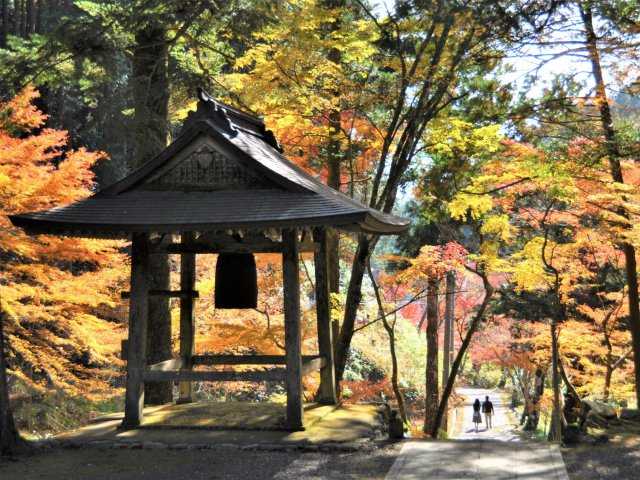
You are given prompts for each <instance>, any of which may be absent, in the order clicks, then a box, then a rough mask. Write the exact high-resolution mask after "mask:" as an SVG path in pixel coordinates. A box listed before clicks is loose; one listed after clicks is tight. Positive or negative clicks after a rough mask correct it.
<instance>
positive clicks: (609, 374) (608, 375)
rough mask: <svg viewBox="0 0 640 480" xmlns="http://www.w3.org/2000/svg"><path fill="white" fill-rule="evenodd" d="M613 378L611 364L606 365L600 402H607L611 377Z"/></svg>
mask: <svg viewBox="0 0 640 480" xmlns="http://www.w3.org/2000/svg"><path fill="white" fill-rule="evenodd" d="M612 376H613V370H612V369H611V364H610V363H607V370H606V372H605V374H604V388H603V390H602V400H603V401H605V402H608V401H609V391H610V390H611V377H612Z"/></svg>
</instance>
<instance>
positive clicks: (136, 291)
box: [122, 233, 151, 428]
mask: <svg viewBox="0 0 640 480" xmlns="http://www.w3.org/2000/svg"><path fill="white" fill-rule="evenodd" d="M150 277H151V271H150V262H149V240H148V236H147V235H146V234H139V233H136V234H133V240H132V248H131V287H130V288H131V301H130V303H129V341H128V342H127V348H128V351H127V380H126V393H125V405H124V419H123V421H122V425H123V427H126V428H132V427H137V426H139V425H140V423H141V422H142V420H143V410H142V408H143V404H144V371H145V362H146V348H147V318H148V316H149V295H148V293H149V284H150Z"/></svg>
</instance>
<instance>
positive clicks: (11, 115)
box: [0, 85, 48, 130]
mask: <svg viewBox="0 0 640 480" xmlns="http://www.w3.org/2000/svg"><path fill="white" fill-rule="evenodd" d="M39 97H40V92H38V91H37V90H36V89H35V87H34V86H33V85H29V86H27V87H25V88H24V89H23V90H22V91H21V92H20V93H18V95H16V96H15V97H14V98H12V99H11V100H9V101H8V102H6V103H1V102H0V129H1V130H9V129H19V130H32V129H34V128H38V127H41V126H42V125H43V124H44V122H45V121H46V120H47V118H48V116H47V115H45V114H44V113H42V112H41V111H40V110H38V108H37V107H36V106H35V105H33V101H34V100H35V99H36V98H39Z"/></svg>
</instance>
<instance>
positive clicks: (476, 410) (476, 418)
mask: <svg viewBox="0 0 640 480" xmlns="http://www.w3.org/2000/svg"><path fill="white" fill-rule="evenodd" d="M473 423H474V424H475V426H476V433H478V425H479V424H480V423H482V416H481V415H480V400H478V399H477V398H476V401H475V402H473Z"/></svg>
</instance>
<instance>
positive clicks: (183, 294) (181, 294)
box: [120, 289, 200, 299]
mask: <svg viewBox="0 0 640 480" xmlns="http://www.w3.org/2000/svg"><path fill="white" fill-rule="evenodd" d="M149 296H150V297H170V298H200V293H199V292H198V291H196V290H193V289H189V290H149ZM120 298H122V299H127V298H131V292H126V291H125V292H120Z"/></svg>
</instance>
